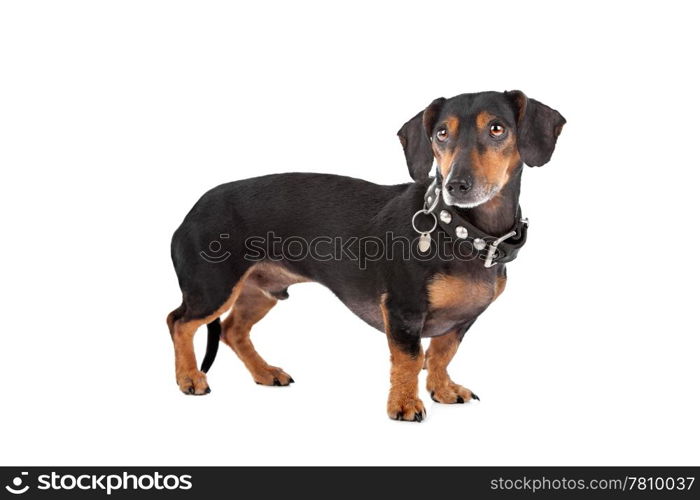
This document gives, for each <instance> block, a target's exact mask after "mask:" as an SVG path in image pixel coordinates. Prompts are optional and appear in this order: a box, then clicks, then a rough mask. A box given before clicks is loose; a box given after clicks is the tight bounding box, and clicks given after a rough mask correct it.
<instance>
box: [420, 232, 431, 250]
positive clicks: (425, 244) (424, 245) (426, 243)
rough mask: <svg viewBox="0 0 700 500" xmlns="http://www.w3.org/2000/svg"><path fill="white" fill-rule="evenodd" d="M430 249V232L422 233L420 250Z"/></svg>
mask: <svg viewBox="0 0 700 500" xmlns="http://www.w3.org/2000/svg"><path fill="white" fill-rule="evenodd" d="M428 250H430V233H421V235H420V238H419V239H418V251H419V252H420V253H427V252H428Z"/></svg>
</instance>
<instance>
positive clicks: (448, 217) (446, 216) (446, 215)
mask: <svg viewBox="0 0 700 500" xmlns="http://www.w3.org/2000/svg"><path fill="white" fill-rule="evenodd" d="M440 220H441V221H442V222H444V223H445V224H449V223H450V222H452V214H451V213H450V212H448V211H447V210H442V211H441V212H440Z"/></svg>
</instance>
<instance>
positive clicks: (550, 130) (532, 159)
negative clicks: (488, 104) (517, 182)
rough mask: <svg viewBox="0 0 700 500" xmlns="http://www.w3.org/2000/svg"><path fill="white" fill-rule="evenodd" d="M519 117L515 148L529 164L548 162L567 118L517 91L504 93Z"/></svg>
mask: <svg viewBox="0 0 700 500" xmlns="http://www.w3.org/2000/svg"><path fill="white" fill-rule="evenodd" d="M505 95H506V97H508V98H509V99H510V101H511V103H512V104H513V107H514V110H515V116H516V117H517V118H518V151H519V152H520V157H521V158H522V160H523V161H524V162H525V163H526V164H527V165H529V166H531V167H541V166H542V165H544V164H545V163H547V162H548V161H549V159H550V158H551V157H552V153H553V152H554V146H556V144H557V137H559V134H560V133H561V129H562V128H563V127H564V124H565V123H566V120H565V119H564V117H563V116H561V115H560V114H559V112H558V111H557V110H555V109H552V108H550V107H549V106H547V105H545V104H542V103H541V102H539V101H536V100H534V99H530V98H528V97H527V96H526V95H525V94H523V93H522V92H520V91H519V90H511V91H507V92H505Z"/></svg>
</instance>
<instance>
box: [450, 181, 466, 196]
mask: <svg viewBox="0 0 700 500" xmlns="http://www.w3.org/2000/svg"><path fill="white" fill-rule="evenodd" d="M471 188H472V180H471V179H455V180H452V181H450V182H448V183H447V192H448V193H450V194H452V195H454V196H459V195H463V194H467V193H468V192H469V190H470V189H471Z"/></svg>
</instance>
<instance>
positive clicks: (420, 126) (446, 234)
mask: <svg viewBox="0 0 700 500" xmlns="http://www.w3.org/2000/svg"><path fill="white" fill-rule="evenodd" d="M565 122H566V120H565V119H564V118H563V117H562V116H561V115H560V114H559V113H558V112H557V111H555V110H554V109H552V108H550V107H548V106H546V105H544V104H542V103H540V102H538V101H536V100H534V99H530V98H528V97H526V96H525V94H523V93H522V92H520V91H508V92H502V93H501V92H482V93H476V94H462V95H458V96H456V97H453V98H451V99H445V98H440V99H436V100H434V101H433V102H432V103H431V104H430V105H429V106H428V107H427V108H426V109H425V110H424V111H421V112H420V113H418V114H417V115H416V116H415V117H413V118H412V119H411V120H409V121H408V122H407V123H406V124H405V125H404V126H403V127H402V128H401V129H400V131H399V133H398V135H399V139H400V140H401V144H402V146H403V149H404V153H405V156H406V161H407V163H408V168H409V171H410V174H411V177H412V178H413V179H414V182H412V183H408V184H401V185H397V186H380V185H376V184H372V183H370V182H366V181H363V180H359V179H354V178H351V177H342V176H336V175H324V174H310V173H287V174H277V175H267V176H263V177H256V178H252V179H246V180H241V181H236V182H231V183H228V184H223V185H221V186H218V187H216V188H214V189H212V190H210V191H209V192H207V193H206V194H204V196H202V198H201V199H200V200H199V201H198V202H197V203H196V204H195V206H194V207H193V208H192V210H191V211H190V212H189V214H187V216H186V217H185V220H184V221H183V223H182V225H181V226H180V227H179V228H178V229H177V231H175V234H174V235H173V239H172V248H171V252H172V259H173V263H174V265H175V271H176V272H177V277H178V281H179V284H180V288H181V290H182V304H181V305H180V307H178V308H177V309H175V310H174V311H173V312H171V313H170V314H169V315H168V318H167V323H168V327H169V329H170V334H171V336H172V340H173V343H174V345H175V372H176V378H177V384H178V386H179V387H180V390H181V391H182V392H184V393H185V394H207V393H209V392H210V389H209V385H208V383H207V378H206V375H205V372H206V371H207V370H208V368H209V366H210V365H211V362H212V361H213V357H214V355H215V354H216V349H217V346H218V341H219V340H221V341H223V342H224V343H226V344H228V345H229V346H230V347H231V348H232V349H233V351H234V352H235V353H236V354H237V355H238V357H239V358H240V359H241V360H242V361H243V363H244V364H245V366H246V367H247V368H248V370H249V371H250V373H251V375H252V376H253V380H255V382H257V383H258V384H264V385H279V386H286V385H289V384H290V383H292V382H294V380H293V379H292V377H291V376H290V375H289V374H287V373H286V372H285V371H283V370H282V369H281V368H277V367H274V366H271V365H269V364H267V362H266V361H265V360H264V359H263V358H262V357H261V356H260V354H258V353H257V352H256V350H255V348H254V346H253V343H252V342H251V339H250V330H251V327H252V326H253V325H254V324H255V323H256V322H258V321H260V319H262V318H263V317H264V316H265V315H266V314H267V313H268V311H269V310H270V309H272V307H273V306H274V305H275V304H276V303H277V301H278V300H281V299H285V298H287V297H288V295H287V288H288V287H289V286H290V285H292V284H294V283H300V282H317V283H321V284H322V285H324V286H326V287H327V288H329V289H330V290H331V291H332V292H333V293H335V295H336V296H337V297H338V298H339V299H340V300H341V301H343V303H344V304H345V305H347V306H348V308H350V310H351V311H353V312H354V313H355V314H356V315H358V316H359V317H360V318H362V319H363V320H364V321H365V322H367V323H368V324H369V325H371V326H373V327H375V328H377V329H378V330H380V331H382V332H385V333H386V336H387V339H388V343H389V350H390V353H391V389H390V392H389V400H388V408H387V409H388V413H389V417H391V418H392V419H397V420H409V421H416V422H420V421H421V420H423V418H424V417H425V407H424V405H423V403H422V402H421V400H420V399H419V398H418V375H419V373H420V370H421V369H422V368H426V369H427V370H428V377H427V389H428V391H429V393H430V395H431V396H432V398H433V400H435V401H437V402H439V403H448V404H449V403H464V402H467V401H470V400H472V399H478V397H477V396H476V394H474V393H473V392H472V391H471V390H469V389H467V388H465V387H463V386H461V385H459V384H456V383H455V382H453V381H452V380H451V379H450V377H449V375H448V373H447V365H448V363H449V362H450V360H451V359H452V357H453V356H454V355H455V353H456V351H457V348H458V347H459V344H460V342H461V340H462V338H463V337H464V334H465V333H466V331H467V330H468V329H469V328H470V327H471V326H472V324H473V323H474V321H475V320H476V318H477V317H478V316H479V315H480V314H481V313H482V312H483V311H484V310H485V309H486V308H487V307H488V306H489V304H491V302H493V301H494V300H495V299H496V298H497V297H498V296H499V295H500V294H501V293H502V292H503V289H504V287H505V284H506V270H505V263H506V262H509V261H511V260H513V259H514V258H515V256H516V255H517V252H518V250H519V249H520V247H522V245H523V244H524V242H525V236H526V232H527V220H526V219H524V218H523V217H522V215H521V213H520V207H519V203H518V198H519V194H520V179H521V176H522V172H523V163H524V164H527V165H529V166H541V165H544V164H545V163H547V162H548V161H549V159H550V157H551V155H552V152H553V151H554V147H555V144H556V141H557V137H558V135H559V133H560V132H561V130H562V127H563V126H564V123H565ZM433 164H435V165H436V173H435V176H434V177H429V175H430V172H431V167H432V166H433ZM227 311H230V314H229V315H228V316H227V317H226V319H225V320H223V322H220V320H219V318H220V316H221V315H223V314H224V313H226V312H227ZM205 324H206V325H207V327H208V331H209V345H208V346H207V354H206V356H205V360H204V363H203V365H202V369H201V370H200V369H198V368H197V364H196V359H195V354H194V348H193V337H194V334H195V332H196V330H197V329H198V327H200V326H201V325H205ZM424 337H430V338H431V340H430V347H429V348H428V349H427V351H426V352H425V354H424V353H423V349H422V346H421V339H422V338H424Z"/></svg>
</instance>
